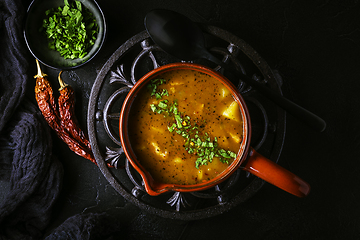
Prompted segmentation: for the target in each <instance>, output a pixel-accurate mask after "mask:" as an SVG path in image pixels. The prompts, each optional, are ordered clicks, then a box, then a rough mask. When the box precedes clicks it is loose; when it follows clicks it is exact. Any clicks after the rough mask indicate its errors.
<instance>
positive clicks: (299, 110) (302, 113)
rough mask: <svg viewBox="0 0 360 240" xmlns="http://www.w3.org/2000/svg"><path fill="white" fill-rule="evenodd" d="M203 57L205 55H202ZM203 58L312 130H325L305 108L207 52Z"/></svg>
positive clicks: (321, 122) (320, 121)
mask: <svg viewBox="0 0 360 240" xmlns="http://www.w3.org/2000/svg"><path fill="white" fill-rule="evenodd" d="M204 55H205V54H204ZM205 58H206V59H207V60H209V61H211V62H214V63H216V64H218V65H220V66H221V67H223V68H224V69H226V70H227V71H229V72H230V73H231V74H232V75H235V76H236V77H238V78H240V79H241V80H242V81H244V82H245V83H247V84H249V85H250V86H252V87H254V88H255V89H256V90H258V91H259V92H260V93H262V94H263V95H264V96H266V97H267V98H268V99H269V100H271V101H273V102H274V103H275V104H277V105H278V106H279V107H281V108H283V109H284V110H286V111H287V112H288V113H290V114H291V115H293V116H295V117H296V118H298V119H300V120H302V121H303V122H304V123H306V124H307V125H309V126H310V127H312V128H313V129H314V130H316V131H319V132H322V131H324V130H325V128H326V122H325V121H324V120H323V119H321V118H320V117H318V116H317V115H315V114H314V113H312V112H310V111H308V110H306V109H305V108H303V107H301V106H299V105H297V104H296V103H294V102H292V101H290V100H289V99H287V98H285V97H283V96H282V95H280V94H279V93H277V92H275V91H274V90H272V89H270V88H268V87H266V86H265V85H264V84H262V83H259V82H257V81H255V80H254V79H252V78H250V77H248V76H246V75H244V74H243V73H241V72H240V71H237V70H235V69H234V68H232V67H230V66H229V65H227V64H225V63H224V62H222V61H220V60H219V59H218V58H216V57H215V56H213V55H212V54H211V53H209V52H207V54H206V55H205Z"/></svg>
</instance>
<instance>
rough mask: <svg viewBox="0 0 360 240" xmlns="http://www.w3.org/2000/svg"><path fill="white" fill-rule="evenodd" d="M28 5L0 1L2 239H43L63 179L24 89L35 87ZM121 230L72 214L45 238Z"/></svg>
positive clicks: (96, 217) (108, 221)
mask: <svg viewBox="0 0 360 240" xmlns="http://www.w3.org/2000/svg"><path fill="white" fill-rule="evenodd" d="M28 4H29V1H24V2H22V1H21V0H0V181H8V182H10V190H9V192H8V193H7V195H6V196H5V198H4V200H3V201H2V202H0V239H1V240H3V239H4V240H5V239H43V238H45V237H46V236H44V232H45V231H46V227H48V226H49V224H50V222H51V212H52V208H53V205H54V203H55V201H56V199H57V198H58V196H59V194H60V190H61V183H62V177H63V168H62V164H61V163H60V162H59V161H58V160H57V158H56V157H55V156H54V155H53V154H52V139H51V136H52V135H51V133H50V128H49V126H48V125H47V123H46V122H45V120H44V118H43V116H42V115H41V112H40V110H39V109H38V107H37V105H36V103H35V100H34V98H33V99H28V98H27V97H26V93H27V92H26V89H27V85H28V84H29V85H30V86H29V88H28V89H34V86H33V85H34V84H35V80H34V79H32V75H31V74H29V73H28V72H27V71H28V67H29V62H30V63H33V64H31V67H33V68H34V69H36V66H35V60H34V58H32V57H31V56H30V52H29V51H28V49H27V48H26V45H25V40H24V38H23V33H22V31H23V23H24V18H25V15H26V10H25V9H26V7H27V5H28ZM31 61H33V62H31ZM30 72H33V71H30ZM28 91H30V90H28ZM28 95H29V96H34V92H33V90H32V92H29V93H28ZM121 228H123V226H122V225H121V224H119V223H118V222H117V220H116V219H113V218H111V217H109V215H108V214H106V213H90V214H75V216H73V217H70V218H69V219H68V220H66V221H65V222H64V223H63V224H62V225H60V226H59V227H58V228H56V229H55V230H54V231H53V232H52V233H51V234H50V235H49V236H47V237H46V239H47V240H49V239H69V240H70V239H107V238H108V237H111V235H112V234H113V233H116V232H118V231H120V229H121ZM115 235H117V234H115ZM119 236H120V235H119ZM122 236H124V235H122ZM122 239H124V238H123V237H122Z"/></svg>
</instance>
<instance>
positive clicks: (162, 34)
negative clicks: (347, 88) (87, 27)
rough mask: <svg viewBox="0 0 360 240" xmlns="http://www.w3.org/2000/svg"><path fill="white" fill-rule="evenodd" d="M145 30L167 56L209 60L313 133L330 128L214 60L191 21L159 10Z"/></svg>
mask: <svg viewBox="0 0 360 240" xmlns="http://www.w3.org/2000/svg"><path fill="white" fill-rule="evenodd" d="M144 22H145V28H146V30H147V32H148V33H149V35H150V37H151V39H152V40H153V41H154V42H155V43H156V44H157V45H158V46H159V47H160V48H161V49H162V50H164V51H165V52H167V53H169V54H170V55H173V56H175V57H177V58H179V59H182V60H185V61H190V60H195V59H199V58H203V59H207V60H209V61H211V62H214V63H216V64H218V65H220V66H221V67H223V68H225V69H226V70H228V71H229V72H230V73H231V74H233V75H235V76H237V77H238V78H240V79H241V80H242V81H244V82H246V83H247V84H249V85H250V86H252V87H254V88H256V89H257V90H258V91H259V92H261V93H262V94H263V95H264V96H266V97H267V98H268V99H270V100H272V101H273V102H274V103H276V104H277V105H278V106H280V107H282V108H283V109H284V110H286V111H287V112H289V113H290V114H292V115H293V116H295V117H297V118H299V119H301V120H302V121H304V122H305V123H307V124H308V125H309V126H310V127H312V128H313V129H315V130H317V131H319V132H322V131H324V130H325V128H326V123H325V121H324V120H323V119H321V118H320V117H318V116H316V115H315V114H313V113H311V112H310V111H308V110H306V109H304V108H303V107H301V106H299V105H297V104H296V103H294V102H292V101H290V100H289V99H287V98H285V97H283V96H281V95H280V94H278V93H277V92H275V91H273V90H272V89H270V88H268V87H266V86H264V85H263V84H261V83H259V82H257V81H255V80H253V79H252V78H250V77H248V76H246V75H244V74H242V73H241V72H239V71H236V70H235V69H233V68H231V67H230V66H228V65H227V64H225V63H224V62H222V61H220V60H219V59H218V58H216V57H215V56H213V55H212V54H211V53H210V52H209V51H208V50H207V49H206V47H205V38H204V35H203V32H202V30H201V29H200V27H199V26H198V25H197V24H196V23H194V22H192V21H191V20H190V19H188V18H187V17H185V16H183V15H181V14H179V13H177V12H174V11H170V10H165V9H157V10H153V11H151V12H149V13H148V14H147V15H146V17H145V21H144Z"/></svg>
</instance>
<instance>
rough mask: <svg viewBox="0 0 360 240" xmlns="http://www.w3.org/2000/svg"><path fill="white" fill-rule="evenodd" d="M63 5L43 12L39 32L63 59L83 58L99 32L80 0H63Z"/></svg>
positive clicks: (92, 17)
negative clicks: (42, 33) (44, 16)
mask: <svg viewBox="0 0 360 240" xmlns="http://www.w3.org/2000/svg"><path fill="white" fill-rule="evenodd" d="M64 4H65V6H63V7H57V8H52V9H49V10H47V11H46V12H45V14H46V16H47V18H45V19H44V20H43V25H42V27H41V28H40V32H44V33H45V34H46V36H47V38H48V39H49V48H50V49H53V50H56V51H58V52H59V53H60V55H61V56H63V57H64V58H65V59H68V58H70V59H75V58H83V57H85V55H86V54H87V53H88V50H89V49H90V47H91V46H92V45H94V43H95V40H96V37H97V34H98V32H99V28H98V25H97V23H96V19H95V17H94V16H93V14H92V13H91V12H90V11H89V10H88V9H86V8H84V7H83V6H82V4H81V2H80V1H76V0H75V1H72V2H71V4H70V3H69V2H68V0H64Z"/></svg>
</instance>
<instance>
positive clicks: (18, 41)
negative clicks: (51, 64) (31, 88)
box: [0, 0, 62, 239]
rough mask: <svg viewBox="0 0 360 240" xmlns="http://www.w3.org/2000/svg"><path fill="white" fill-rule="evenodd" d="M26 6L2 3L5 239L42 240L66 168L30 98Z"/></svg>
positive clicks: (0, 230) (1, 207) (0, 171)
mask: <svg viewBox="0 0 360 240" xmlns="http://www.w3.org/2000/svg"><path fill="white" fill-rule="evenodd" d="M24 16H25V8H24V6H23V4H22V3H21V1H14V0H0V49H1V50H0V180H2V181H9V182H10V190H9V192H8V194H7V195H6V196H5V198H4V200H3V202H1V203H0V239H40V237H41V236H42V231H43V230H44V229H45V228H46V226H47V225H48V224H49V221H50V216H51V209H52V206H53V204H54V201H55V200H56V198H57V196H58V195H59V192H60V187H61V180H62V165H61V164H60V162H59V161H58V160H57V159H56V158H55V157H54V156H53V155H52V141H51V135H50V132H49V127H48V126H47V124H46V122H45V121H44V119H43V117H42V115H41V113H40V111H39V110H38V108H37V106H36V105H35V104H34V103H33V102H31V101H30V100H29V99H26V97H25V92H26V91H25V90H26V86H27V83H28V82H29V81H33V80H32V79H29V76H28V74H27V69H28V57H29V56H27V53H28V51H27V49H26V46H25V41H24V40H23V35H22V28H23V19H24Z"/></svg>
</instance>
